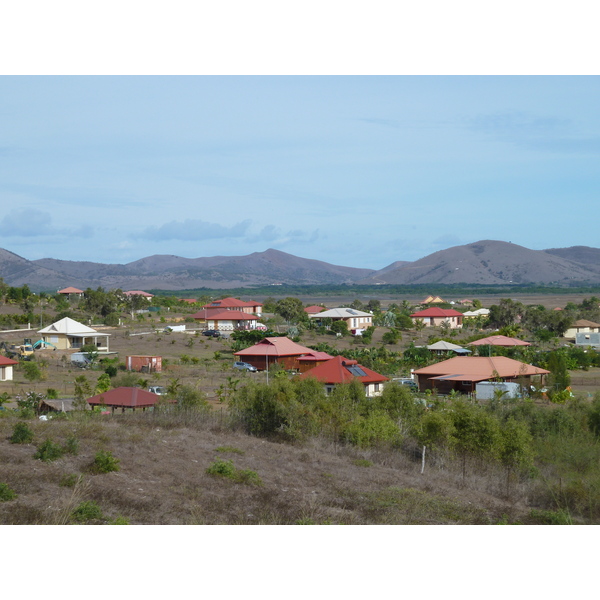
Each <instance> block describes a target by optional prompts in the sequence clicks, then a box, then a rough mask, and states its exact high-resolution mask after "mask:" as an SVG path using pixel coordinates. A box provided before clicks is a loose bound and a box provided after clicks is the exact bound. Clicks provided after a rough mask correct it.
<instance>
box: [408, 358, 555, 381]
mask: <svg viewBox="0 0 600 600" xmlns="http://www.w3.org/2000/svg"><path fill="white" fill-rule="evenodd" d="M549 372H550V371H547V370H546V369H541V368H540V367H536V366H534V365H528V364H526V363H523V362H521V361H518V360H513V359H512V358H508V357H507V356H491V357H487V356H456V357H455V358H450V359H448V360H444V361H442V362H439V363H436V364H435V365H429V366H428V367H423V368H422V369H417V370H416V371H415V372H414V373H415V375H419V376H420V375H429V376H430V377H428V379H444V380H452V381H485V380H486V379H493V378H494V377H496V376H500V377H503V378H517V377H520V376H523V375H524V376H529V375H544V374H547V373H549Z"/></svg>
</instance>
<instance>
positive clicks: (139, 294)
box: [123, 290, 154, 300]
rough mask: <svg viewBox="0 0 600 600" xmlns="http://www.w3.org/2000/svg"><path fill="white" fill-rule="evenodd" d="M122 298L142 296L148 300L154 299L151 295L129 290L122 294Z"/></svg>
mask: <svg viewBox="0 0 600 600" xmlns="http://www.w3.org/2000/svg"><path fill="white" fill-rule="evenodd" d="M123 295H124V296H143V297H144V298H148V300H150V299H151V298H154V296H153V295H152V294H149V293H148V292H143V291H142V290H131V291H129V292H123Z"/></svg>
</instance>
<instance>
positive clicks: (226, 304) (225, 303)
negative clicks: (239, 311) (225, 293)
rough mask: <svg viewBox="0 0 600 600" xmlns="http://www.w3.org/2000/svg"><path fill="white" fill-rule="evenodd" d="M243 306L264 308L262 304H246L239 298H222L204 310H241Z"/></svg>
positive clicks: (207, 305)
mask: <svg viewBox="0 0 600 600" xmlns="http://www.w3.org/2000/svg"><path fill="white" fill-rule="evenodd" d="M243 306H246V307H247V306H262V304H261V303H260V302H245V301H244V300H240V299H239V298H221V299H220V300H215V301H214V302H209V303H208V304H205V305H204V306H203V307H202V308H241V307H243Z"/></svg>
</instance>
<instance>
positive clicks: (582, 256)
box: [0, 240, 600, 291]
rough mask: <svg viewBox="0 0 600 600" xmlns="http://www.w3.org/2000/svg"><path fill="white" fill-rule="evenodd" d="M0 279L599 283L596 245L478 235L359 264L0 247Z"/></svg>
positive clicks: (196, 283) (66, 282) (113, 283)
mask: <svg viewBox="0 0 600 600" xmlns="http://www.w3.org/2000/svg"><path fill="white" fill-rule="evenodd" d="M0 277H1V278H3V280H4V282H5V283H7V284H8V285H11V286H15V287H18V286H21V285H24V284H27V285H28V286H29V287H30V288H31V289H32V290H36V291H37V290H39V291H56V290H58V289H61V288H64V287H67V286H74V287H78V288H81V289H86V288H88V287H91V288H96V287H100V286H101V287H103V288H104V289H111V288H121V289H123V290H132V289H141V290H144V289H146V290H148V289H153V290H160V289H162V290H173V291H175V290H185V289H197V288H203V287H204V288H211V289H228V288H239V287H253V286H257V285H279V284H289V285H328V284H331V285H339V284H359V285H374V284H380V285H381V284H393V285H410V284H456V283H462V284H481V285H508V284H527V283H531V284H555V285H565V286H568V285H598V284H600V249H598V248H591V247H588V246H572V247H569V248H551V249H548V250H530V249H528V248H525V247H523V246H519V245H517V244H512V243H510V242H502V241H495V240H483V241H479V242H475V243H472V244H465V245H463V246H455V247H453V248H448V249H446V250H440V251H439V252H434V253H433V254H430V255H428V256H426V257H424V258H421V259H419V260H417V261H412V262H411V261H402V260H399V261H396V262H394V263H392V264H391V265H388V266H387V267H385V268H383V269H380V270H375V269H360V268H355V267H342V266H338V265H333V264H330V263H327V262H323V261H319V260H313V259H306V258H300V257H297V256H294V255H292V254H287V253H285V252H281V251H279V250H273V249H269V250H266V251H264V252H254V253H252V254H248V255H246V256H213V257H207V258H182V257H179V256H172V255H155V256H148V257H146V258H142V259H140V260H136V261H134V262H130V263H127V264H103V263H94V262H82V261H67V260H58V259H53V258H42V259H38V260H27V259H25V258H23V257H21V256H18V255H17V254H14V253H13V252H10V251H8V250H3V249H1V248H0Z"/></svg>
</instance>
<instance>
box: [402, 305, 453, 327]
mask: <svg viewBox="0 0 600 600" xmlns="http://www.w3.org/2000/svg"><path fill="white" fill-rule="evenodd" d="M410 318H411V319H412V320H413V323H416V322H417V321H422V322H423V323H424V324H425V327H439V326H440V325H441V324H442V323H448V325H449V326H450V328H451V329H457V328H460V327H462V323H463V314H462V313H461V312H458V311H457V310H454V309H453V308H437V307H435V308H427V309H425V310H420V311H419V312H416V313H413V314H412V315H410Z"/></svg>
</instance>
